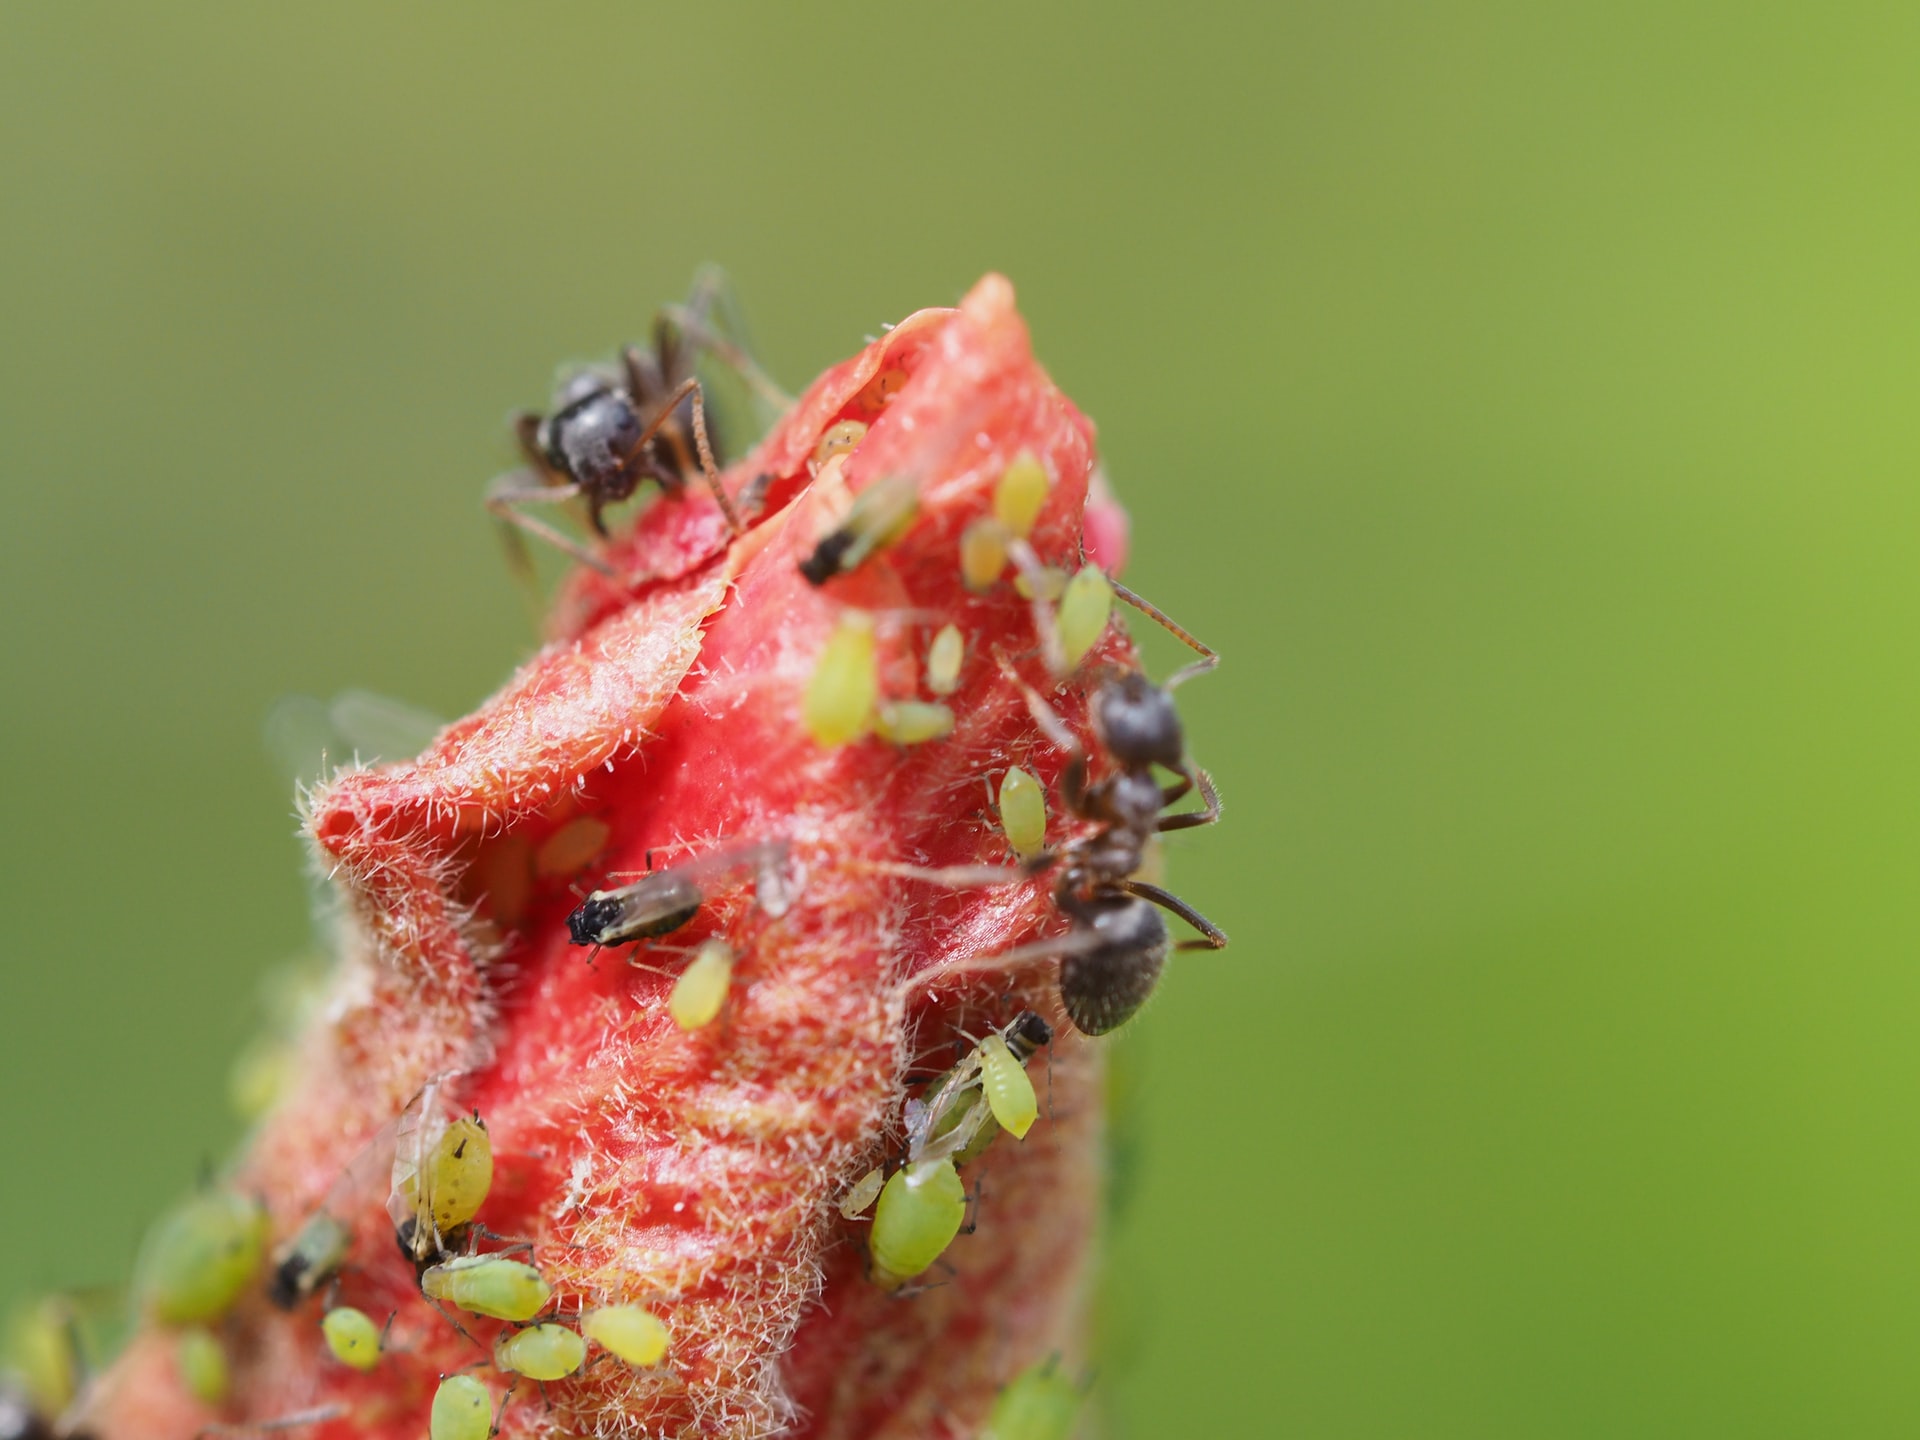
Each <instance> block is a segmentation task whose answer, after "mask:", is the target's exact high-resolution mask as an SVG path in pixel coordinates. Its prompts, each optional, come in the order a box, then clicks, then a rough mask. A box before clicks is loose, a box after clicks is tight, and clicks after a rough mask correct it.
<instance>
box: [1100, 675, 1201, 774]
mask: <svg viewBox="0 0 1920 1440" xmlns="http://www.w3.org/2000/svg"><path fill="white" fill-rule="evenodd" d="M1093 723H1094V725H1095V727H1096V728H1097V729H1098V730H1099V732H1100V740H1101V743H1102V744H1104V745H1105V746H1106V748H1107V752H1108V753H1109V754H1111V755H1112V756H1113V758H1114V759H1116V760H1118V761H1119V762H1120V763H1121V764H1122V765H1150V764H1160V765H1164V766H1166V767H1167V768H1168V769H1169V770H1178V769H1179V768H1180V762H1181V761H1182V759H1184V758H1185V756H1186V743H1187V742H1186V735H1185V732H1184V731H1183V730H1182V729H1181V727H1180V712H1179V711H1178V710H1176V709H1174V706H1173V697H1172V696H1171V695H1169V694H1168V693H1167V692H1166V691H1165V690H1162V689H1161V688H1160V687H1159V686H1158V685H1155V684H1154V683H1153V682H1152V681H1151V680H1149V679H1147V677H1146V676H1144V675H1142V674H1140V672H1139V671H1137V670H1136V671H1131V672H1129V673H1128V674H1125V675H1122V676H1120V677H1119V678H1118V679H1116V680H1109V681H1108V682H1107V683H1106V684H1105V685H1102V686H1101V687H1100V689H1099V690H1098V691H1097V692H1095V694H1094V697H1093Z"/></svg>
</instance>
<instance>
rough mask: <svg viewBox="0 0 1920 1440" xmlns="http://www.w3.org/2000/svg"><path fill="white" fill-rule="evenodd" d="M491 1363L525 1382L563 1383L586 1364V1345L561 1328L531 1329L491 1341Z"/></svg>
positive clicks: (564, 1328)
mask: <svg viewBox="0 0 1920 1440" xmlns="http://www.w3.org/2000/svg"><path fill="white" fill-rule="evenodd" d="M493 1363H494V1364H495V1365H496V1366H498V1367H499V1368H500V1369H502V1370H507V1371H511V1372H512V1373H514V1374H516V1375H524V1376H526V1377H527V1378H528V1379H529V1380H564V1379H566V1378H567V1376H569V1375H571V1374H573V1372H574V1371H576V1370H578V1369H579V1368H580V1367H581V1366H582V1365H584V1364H586V1363H587V1342H586V1341H584V1340H582V1339H581V1338H580V1337H579V1335H578V1334H576V1333H575V1332H574V1331H572V1330H569V1329H568V1328H567V1327H566V1326H564V1325H552V1324H548V1325H532V1326H529V1327H528V1328H527V1329H525V1330H514V1331H510V1332H508V1333H507V1334H504V1335H502V1336H501V1337H500V1338H499V1339H498V1340H496V1341H494V1342H493Z"/></svg>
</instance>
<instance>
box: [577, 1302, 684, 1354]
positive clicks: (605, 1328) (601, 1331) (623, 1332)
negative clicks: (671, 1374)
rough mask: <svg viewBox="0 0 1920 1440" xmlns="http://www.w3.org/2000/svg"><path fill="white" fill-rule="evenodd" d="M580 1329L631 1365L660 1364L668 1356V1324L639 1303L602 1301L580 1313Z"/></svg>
mask: <svg viewBox="0 0 1920 1440" xmlns="http://www.w3.org/2000/svg"><path fill="white" fill-rule="evenodd" d="M580 1333H581V1334H582V1335H585V1336H586V1337H587V1338H588V1339H589V1340H591V1341H593V1343H594V1344H596V1345H598V1346H599V1347H600V1348H601V1349H602V1350H605V1351H606V1352H607V1353H608V1354H610V1355H615V1356H617V1357H619V1358H620V1359H622V1360H624V1361H626V1362H627V1364H629V1365H658V1364H659V1363H660V1361H661V1360H662V1359H664V1358H665V1357H666V1353H667V1341H668V1339H669V1337H668V1334H667V1325H666V1322H665V1321H664V1320H662V1319H661V1318H660V1317H659V1316H658V1315H655V1314H654V1313H653V1312H652V1311H651V1310H648V1309H645V1308H644V1307H642V1306H639V1305H603V1306H602V1307H601V1308H600V1309H598V1310H589V1311H588V1312H587V1313H586V1314H584V1315H582V1316H581V1317H580Z"/></svg>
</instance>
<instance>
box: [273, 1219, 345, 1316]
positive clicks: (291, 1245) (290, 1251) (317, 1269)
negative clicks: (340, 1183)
mask: <svg viewBox="0 0 1920 1440" xmlns="http://www.w3.org/2000/svg"><path fill="white" fill-rule="evenodd" d="M352 1247H353V1232H352V1231H351V1230H349V1229H348V1228H347V1227H346V1226H345V1225H344V1224H342V1223H341V1222H340V1221H339V1220H336V1219H335V1218H334V1217H333V1216H332V1215H331V1214H329V1213H328V1212H327V1211H326V1210H324V1209H321V1210H316V1211H314V1212H313V1214H312V1215H311V1216H309V1217H308V1218H307V1221H306V1223H305V1224H304V1225H302V1226H301V1227H300V1228H299V1229H298V1230H297V1231H295V1232H294V1235H293V1238H292V1239H291V1240H289V1241H287V1243H286V1244H285V1245H282V1246H281V1247H280V1249H278V1250H277V1251H275V1252H274V1256H273V1275H272V1277H271V1278H270V1279H269V1280H268V1281H267V1298H268V1299H269V1300H271V1301H273V1303H274V1304H276V1305H278V1306H279V1307H280V1308H281V1309H282V1310H291V1309H293V1308H294V1306H296V1305H298V1304H299V1303H300V1302H301V1301H302V1300H305V1299H306V1298H307V1297H308V1296H309V1295H311V1294H313V1293H314V1291H315V1290H317V1289H319V1288H320V1287H321V1286H322V1285H324V1284H326V1283H327V1282H328V1281H329V1280H331V1279H332V1278H333V1277H334V1276H335V1275H337V1274H339V1273H340V1267H341V1265H343V1264H344V1263H345V1262H346V1258H347V1253H348V1251H349V1250H351V1249H352Z"/></svg>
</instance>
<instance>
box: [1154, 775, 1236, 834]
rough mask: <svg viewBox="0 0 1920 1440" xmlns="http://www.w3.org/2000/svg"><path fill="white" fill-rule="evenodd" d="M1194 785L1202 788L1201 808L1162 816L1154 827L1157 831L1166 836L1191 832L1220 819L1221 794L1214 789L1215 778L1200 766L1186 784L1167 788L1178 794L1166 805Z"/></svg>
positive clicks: (1168, 802)
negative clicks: (1176, 832)
mask: <svg viewBox="0 0 1920 1440" xmlns="http://www.w3.org/2000/svg"><path fill="white" fill-rule="evenodd" d="M1194 785H1198V786H1199V787H1200V800H1201V808H1200V809H1198V810H1187V811H1183V812H1182V813H1181V814H1178V815H1162V816H1161V817H1160V819H1159V821H1158V822H1157V823H1156V824H1155V825H1154V827H1153V828H1154V829H1155V830H1157V831H1159V832H1160V833H1161V834H1163V835H1164V834H1165V833H1166V832H1167V831H1169V830H1191V829H1193V828H1194V827H1195V826H1197V825H1211V824H1213V823H1214V821H1216V820H1218V819H1219V818H1220V792H1219V791H1218V790H1215V789H1214V788H1213V777H1212V776H1211V775H1209V774H1207V772H1206V771H1204V770H1202V769H1200V768H1199V767H1198V766H1196V767H1194V770H1193V773H1192V774H1190V775H1189V776H1188V777H1187V783H1186V784H1184V785H1179V786H1172V785H1170V786H1168V787H1167V789H1168V790H1172V791H1175V792H1176V793H1174V794H1173V795H1171V796H1170V797H1168V799H1167V800H1166V801H1165V802H1164V803H1166V804H1168V805H1171V804H1172V803H1173V802H1174V801H1175V800H1178V799H1179V798H1180V796H1182V795H1184V794H1186V793H1187V791H1188V790H1189V789H1191V788H1192V787H1193V786H1194ZM1162 793H1165V792H1162Z"/></svg>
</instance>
